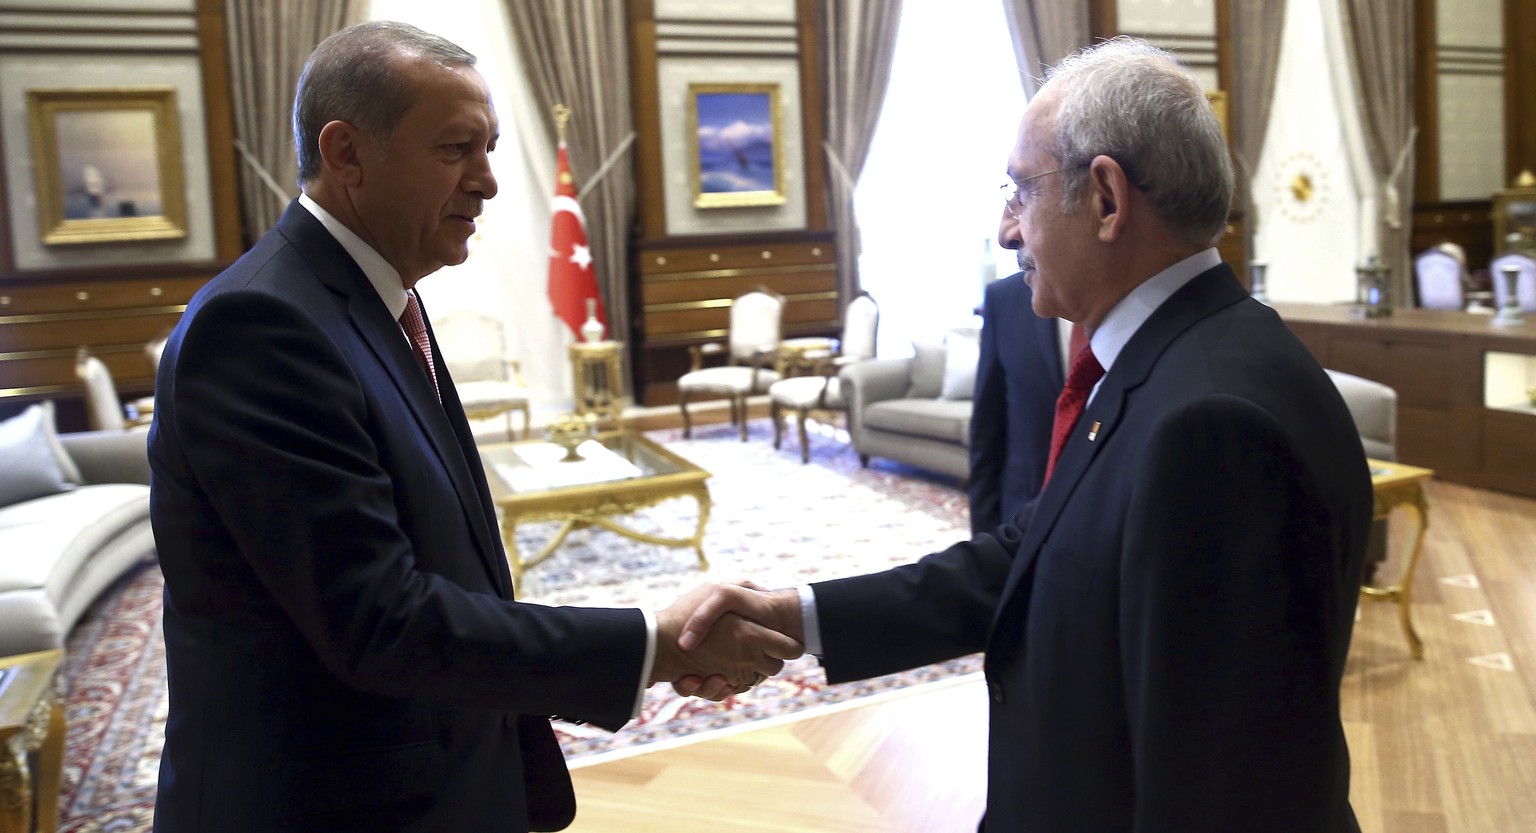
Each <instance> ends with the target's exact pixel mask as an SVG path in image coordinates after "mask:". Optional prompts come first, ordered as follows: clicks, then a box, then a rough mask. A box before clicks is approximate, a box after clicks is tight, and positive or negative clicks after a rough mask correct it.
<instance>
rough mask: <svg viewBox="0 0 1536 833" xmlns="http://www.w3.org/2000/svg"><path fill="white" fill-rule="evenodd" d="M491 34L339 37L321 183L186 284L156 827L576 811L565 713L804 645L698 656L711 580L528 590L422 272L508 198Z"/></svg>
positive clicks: (168, 517) (169, 491) (299, 129)
mask: <svg viewBox="0 0 1536 833" xmlns="http://www.w3.org/2000/svg"><path fill="white" fill-rule="evenodd" d="M473 63H474V57H473V56H472V55H469V53H467V52H464V51H463V50H462V49H459V48H458V47H457V46H455V45H453V44H452V43H449V42H448V41H445V40H443V39H441V38H437V37H435V36H432V35H428V34H426V33H424V32H421V31H420V30H417V29H414V28H412V27H408V26H402V25H400V24H387V23H377V24H365V25H363V26H359V27H354V28H352V29H348V30H344V31H343V32H340V33H338V34H336V35H333V36H332V37H331V38H328V39H327V40H326V41H325V42H324V43H322V44H321V45H320V46H319V47H317V48H316V50H315V53H314V54H313V55H312V56H311V58H310V61H309V63H308V65H307V66H306V68H305V70H304V74H303V76H302V78H301V80H300V82H299V88H298V94H297V97H296V99H295V103H294V110H295V113H294V127H295V139H296V142H297V146H298V154H299V169H300V181H301V185H302V186H303V192H304V193H303V195H302V196H301V197H300V198H299V199H298V200H296V201H294V203H293V204H291V205H290V206H289V207H288V210H287V212H286V213H285V214H284V215H283V217H282V219H281V220H280V221H279V222H278V224H277V226H276V227H275V228H274V229H273V230H272V231H270V232H268V233H267V234H266V235H265V236H264V237H263V238H262V239H261V240H260V241H259V242H257V244H256V245H255V246H254V247H253V248H252V250H251V251H250V252H248V253H247V254H246V255H245V256H244V257H242V258H241V259H240V260H239V261H238V262H236V263H235V264H234V265H232V266H231V267H230V268H229V269H228V270H226V271H225V272H224V273H223V274H221V275H219V276H218V277H216V278H215V279H214V280H212V281H211V282H210V283H209V284H208V286H207V287H205V288H204V289H203V290H202V291H200V292H199V293H198V294H197V296H196V297H195V298H194V299H193V300H192V303H191V304H189V306H188V308H187V311H186V314H185V315H184V316H183V317H182V319H181V322H180V323H179V325H178V326H177V328H176V330H175V332H174V333H173V334H172V336H171V338H170V340H169V342H168V344H167V345H166V349H165V354H164V358H163V360H162V363H161V367H160V372H159V377H158V381H157V386H156V405H157V407H156V414H155V422H154V425H153V427H152V429H151V433H150V438H149V446H150V461H151V464H152V467H153V483H152V490H153V491H152V495H151V518H152V521H153V524H154V530H155V538H156V543H157V546H158V549H159V555H160V564H161V567H162V569H163V570H164V573H165V641H166V658H167V667H168V673H169V685H170V713H169V717H168V719H167V722H166V740H165V749H164V754H163V757H162V760H161V767H160V789H159V795H158V798H157V802H156V818H155V826H156V829H157V830H159V831H162V833H179V831H219V833H231V831H251V832H252V833H256V832H257V831H260V833H271V831H279V830H281V831H343V830H355V831H369V833H378V831H422V833H427V832H428V831H430V832H431V833H443V831H462V832H463V833H484V831H525V830H529V829H536V830H555V829H559V828H562V827H564V826H566V825H567V824H569V822H570V820H571V818H572V816H573V814H574V812H575V798H574V795H573V794H572V788H571V782H570V778H569V776H568V774H567V772H566V769H565V762H564V760H563V758H562V756H561V752H560V748H559V745H558V744H557V742H556V740H555V736H554V733H553V731H552V730H551V727H550V724H549V720H550V716H551V715H563V716H565V717H567V718H569V719H575V720H585V721H590V722H592V723H595V724H597V725H599V726H603V727H605V728H609V729H617V728H618V727H619V726H621V725H622V724H624V723H625V722H626V721H627V720H629V718H630V717H631V716H632V715H633V714H634V712H635V709H636V708H637V705H638V701H639V697H640V695H641V693H642V690H643V687H644V686H645V685H647V684H649V683H650V682H653V681H656V680H660V679H676V678H677V677H679V676H682V675H683V674H684V673H700V672H704V671H706V670H708V669H709V668H710V667H712V666H713V667H716V668H718V669H720V670H722V671H724V676H725V677H727V678H730V679H731V680H732V681H733V682H734V683H735V687H737V688H740V687H742V686H745V685H750V684H751V683H752V682H754V681H755V680H757V679H760V677H758V675H759V674H766V673H772V672H773V671H775V670H776V669H777V667H779V666H780V665H782V662H781V660H779V659H777V658H775V657H773V656H770V655H769V654H770V653H777V654H778V655H779V656H783V657H787V656H793V655H796V654H798V652H799V646H798V645H796V644H794V643H793V642H791V641H790V640H788V639H786V638H784V637H781V636H779V635H778V634H774V633H772V632H769V631H766V630H765V629H762V628H761V627H759V626H756V625H752V626H750V627H748V626H745V625H743V624H740V623H738V624H737V625H736V626H734V627H735V628H736V629H737V630H739V631H740V634H739V635H741V636H743V637H745V638H746V641H745V642H743V643H742V644H740V645H738V646H728V645H726V644H725V641H723V640H722V641H719V642H718V643H717V644H716V645H714V646H713V647H712V648H711V649H709V653H711V654H712V656H710V657H707V658H701V660H700V661H697V662H696V661H692V660H689V659H687V658H686V656H685V655H684V654H683V652H681V651H680V650H678V648H677V646H676V635H677V633H678V631H679V629H680V627H681V625H682V623H683V621H684V619H685V618H686V611H687V610H690V609H691V608H690V607H689V605H691V603H692V600H696V598H697V597H698V596H700V595H701V594H698V593H696V594H693V595H692V596H690V597H685V598H684V599H683V600H680V601H679V603H677V604H675V605H673V606H672V607H669V608H667V609H666V610H663V611H660V612H658V613H656V614H651V613H650V612H648V611H640V610H616V609H615V610H608V609H583V608H550V607H543V606H538V605H529V604H521V603H518V602H515V601H513V600H512V591H513V588H512V582H511V576H510V574H509V571H508V568H507V563H506V557H505V554H504V552H503V550H502V546H501V541H500V537H499V535H498V534H497V529H496V518H495V514H494V508H493V506H492V505H491V501H490V496H489V491H488V489H487V486H486V479H485V472H484V470H483V468H482V467H481V463H480V459H479V456H478V454H477V452H476V450H475V445H474V440H473V438H472V436H471V434H470V430H469V425H468V422H467V421H466V419H465V416H464V411H463V408H462V407H461V405H460V402H459V399H458V396H457V394H456V393H455V391H454V386H453V380H452V379H451V378H450V377H449V375H448V371H447V368H446V367H445V366H444V364H443V362H442V360H441V358H440V357H438V356H437V345H436V342H435V340H433V338H432V336H431V330H430V327H429V326H428V325H427V322H426V319H425V316H424V314H423V313H422V312H421V309H420V304H419V302H418V301H417V299H416V298H415V295H414V291H413V287H414V286H415V284H416V282H417V281H418V280H420V279H421V278H422V277H424V276H425V275H427V274H430V273H431V272H434V271H436V270H437V269H438V268H440V267H442V266H443V265H446V264H452V263H460V262H462V261H463V260H464V259H465V257H466V256H467V254H468V252H467V247H466V244H467V240H468V238H469V237H470V235H471V234H473V232H474V228H475V224H474V221H475V218H476V216H477V215H478V214H479V213H480V210H481V206H482V203H483V202H484V201H485V200H487V199H490V198H491V197H493V196H494V195H495V194H496V180H495V178H494V176H493V175H492V173H491V168H490V163H489V157H488V154H489V153H490V151H491V150H493V149H494V147H495V144H496V137H497V134H498V129H499V128H498V126H497V121H496V114H495V110H494V109H493V107H492V105H491V100H490V95H489V92H488V90H487V87H486V84H485V81H484V79H483V78H481V76H480V75H479V74H478V73H477V72H476V71H475V70H474V68H473Z"/></svg>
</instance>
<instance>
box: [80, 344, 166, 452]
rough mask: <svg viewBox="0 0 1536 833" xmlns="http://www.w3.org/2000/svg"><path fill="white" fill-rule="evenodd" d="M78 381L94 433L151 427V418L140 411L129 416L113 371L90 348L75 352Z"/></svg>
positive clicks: (130, 413) (88, 419)
mask: <svg viewBox="0 0 1536 833" xmlns="http://www.w3.org/2000/svg"><path fill="white" fill-rule="evenodd" d="M75 378H77V379H79V380H80V385H81V387H82V388H83V389H84V391H85V416H86V421H87V423H88V424H89V425H90V426H91V430H93V431H124V430H127V429H129V428H136V427H142V426H146V425H148V424H149V417H148V415H147V414H140V413H139V412H138V411H137V410H136V409H135V410H133V411H132V412H129V411H128V410H127V409H125V408H123V402H122V400H121V399H119V398H118V396H117V385H116V384H115V383H114V382H113V381H112V371H110V370H108V369H107V366H106V364H105V363H103V362H102V360H101V359H99V358H97V357H95V356H93V355H91V351H90V348H87V347H80V348H78V349H77V350H76V351H75Z"/></svg>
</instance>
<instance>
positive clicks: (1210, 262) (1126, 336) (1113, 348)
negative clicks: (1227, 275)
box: [1090, 248, 1221, 374]
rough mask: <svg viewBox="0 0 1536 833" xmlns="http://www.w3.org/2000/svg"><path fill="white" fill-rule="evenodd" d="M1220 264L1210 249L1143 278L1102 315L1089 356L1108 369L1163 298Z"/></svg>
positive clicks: (1219, 257) (1161, 302)
mask: <svg viewBox="0 0 1536 833" xmlns="http://www.w3.org/2000/svg"><path fill="white" fill-rule="evenodd" d="M1220 263H1221V255H1220V254H1218V253H1217V251H1216V249H1214V248H1210V249H1206V250H1204V251H1201V252H1196V253H1195V254H1192V255H1190V256H1189V257H1186V258H1184V259H1183V260H1181V261H1179V262H1178V263H1175V264H1173V265H1172V266H1169V267H1168V268H1167V269H1164V270H1163V271H1161V272H1158V273H1157V274H1156V275H1153V276H1152V277H1150V278H1148V279H1147V280H1145V281H1143V282H1142V283H1141V285H1140V286H1138V287H1136V288H1135V289H1133V290H1131V292H1130V294H1129V295H1126V296H1125V297H1124V298H1121V299H1120V303H1118V304H1115V306H1114V308H1113V309H1111V310H1110V311H1109V314H1108V315H1106V316H1104V320H1103V322H1101V323H1100V324H1099V326H1098V329H1096V330H1094V331H1093V340H1092V341H1091V342H1090V343H1091V344H1092V345H1093V356H1094V358H1096V359H1098V360H1099V365H1100V366H1102V367H1103V368H1104V372H1105V373H1106V374H1107V373H1108V372H1109V369H1110V368H1111V367H1113V366H1114V364H1115V360H1116V359H1118V358H1120V351H1121V350H1124V349H1125V345H1126V343H1127V342H1129V341H1130V340H1131V336H1134V335H1136V331H1137V330H1139V329H1141V325H1143V324H1145V323H1147V319H1148V318H1151V317H1152V313H1154V312H1156V311H1157V308H1158V307H1160V306H1162V305H1163V302H1164V301H1167V300H1168V299H1169V298H1170V297H1172V296H1173V293H1175V292H1178V291H1179V290H1180V289H1181V288H1183V286H1184V284H1187V283H1189V282H1190V281H1192V280H1194V279H1195V277H1196V276H1197V275H1199V274H1200V273H1202V272H1204V271H1206V270H1208V269H1214V268H1215V267H1216V266H1218V265H1219V264H1220Z"/></svg>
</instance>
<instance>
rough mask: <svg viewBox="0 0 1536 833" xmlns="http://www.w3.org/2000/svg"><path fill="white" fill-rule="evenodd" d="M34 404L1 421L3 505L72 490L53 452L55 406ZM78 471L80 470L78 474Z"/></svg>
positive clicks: (0, 496)
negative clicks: (3, 475)
mask: <svg viewBox="0 0 1536 833" xmlns="http://www.w3.org/2000/svg"><path fill="white" fill-rule="evenodd" d="M48 404H49V407H45V406H44V405H40V404H39V405H32V406H29V407H28V408H27V409H26V410H24V411H22V412H21V413H19V414H17V415H16V416H13V417H11V418H10V419H7V420H5V421H4V422H0V471H4V472H5V477H4V478H3V479H0V506H9V505H11V504H13V503H20V502H21V501H24V500H31V499H32V498H36V497H44V496H46V495H53V494H58V493H59V492H65V491H69V490H70V489H73V488H74V487H75V486H74V484H73V483H71V482H69V481H68V480H67V479H66V478H65V476H64V470H63V469H62V468H61V467H60V466H59V458H58V456H56V452H55V451H54V447H55V444H56V442H57V440H53V439H51V437H52V435H53V419H52V415H53V408H52V407H51V404H52V403H48ZM77 474H78V473H77Z"/></svg>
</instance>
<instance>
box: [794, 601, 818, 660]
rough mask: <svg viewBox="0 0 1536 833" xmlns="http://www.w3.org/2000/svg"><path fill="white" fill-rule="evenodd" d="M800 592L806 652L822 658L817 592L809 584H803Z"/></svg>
mask: <svg viewBox="0 0 1536 833" xmlns="http://www.w3.org/2000/svg"><path fill="white" fill-rule="evenodd" d="M797 589H798V590H799V591H800V618H801V621H802V623H803V625H804V627H805V652H806V653H807V654H810V655H812V656H815V657H819V656H821V620H820V619H818V618H816V591H815V590H812V589H811V586H810V585H809V584H802V585H800V586H799V587H798V588H797Z"/></svg>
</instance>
